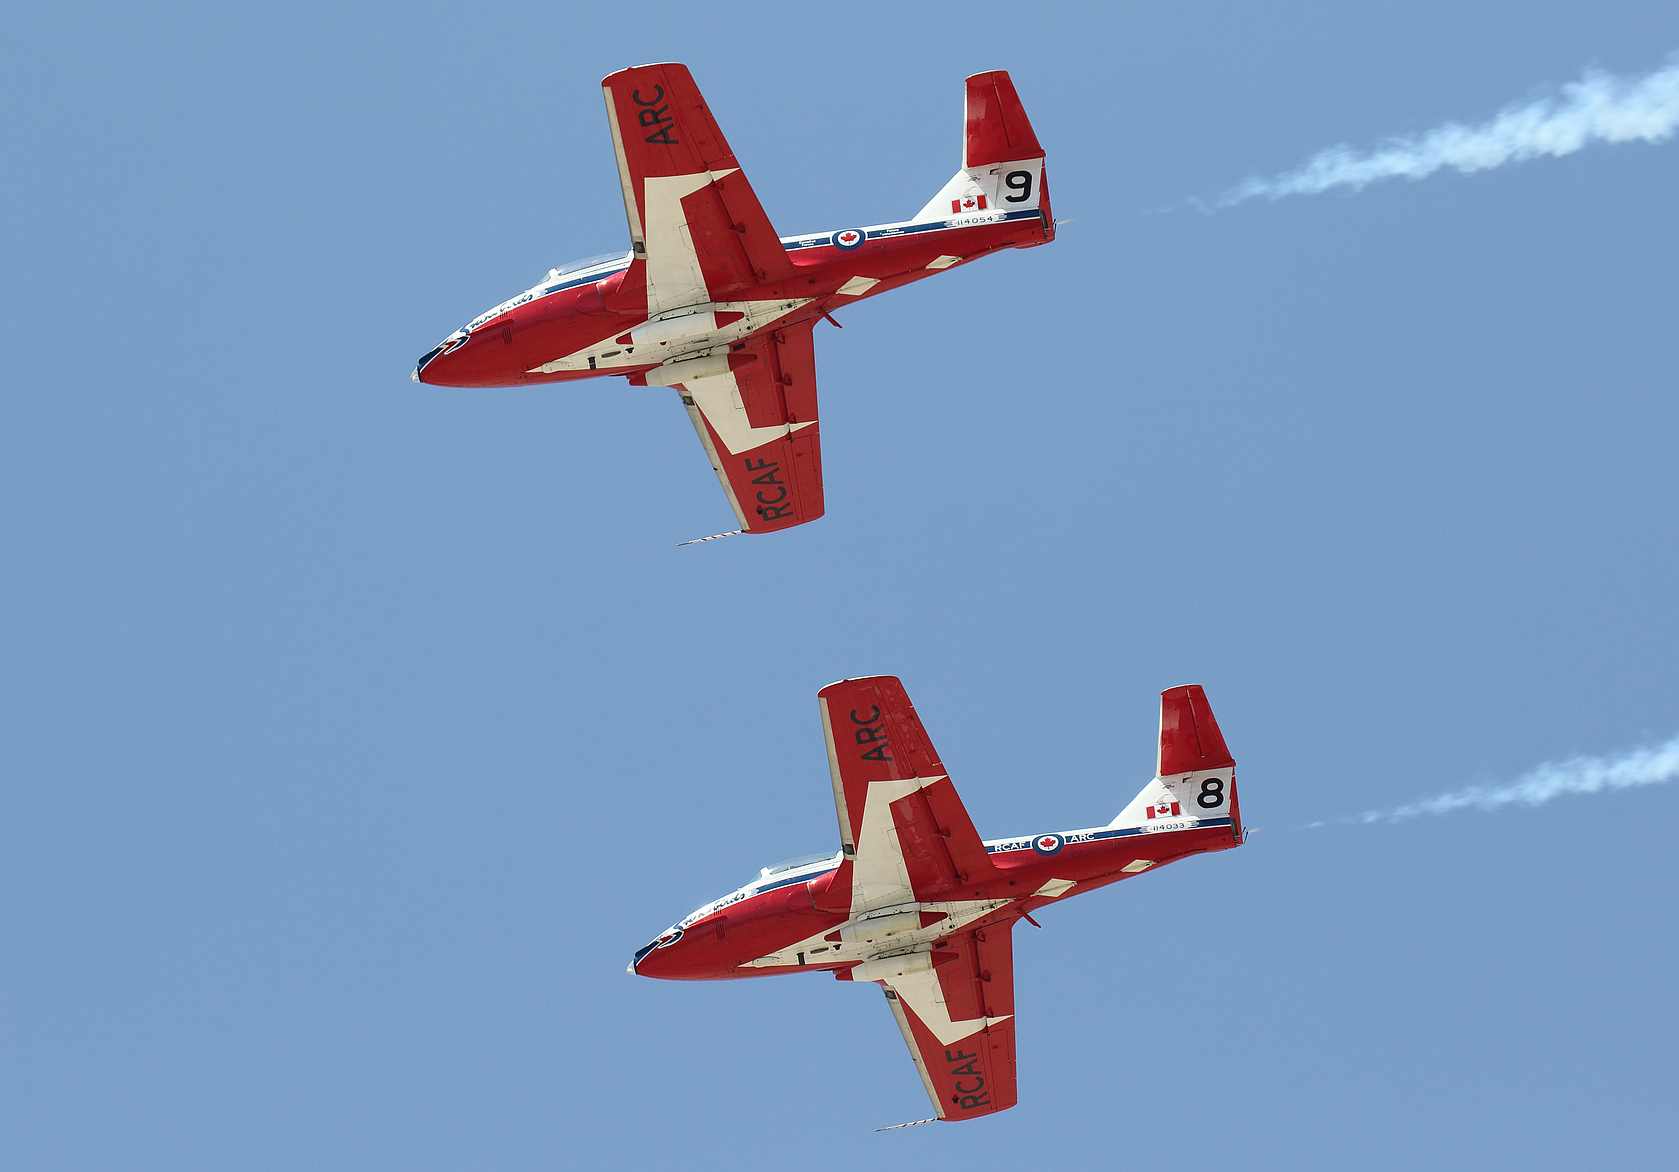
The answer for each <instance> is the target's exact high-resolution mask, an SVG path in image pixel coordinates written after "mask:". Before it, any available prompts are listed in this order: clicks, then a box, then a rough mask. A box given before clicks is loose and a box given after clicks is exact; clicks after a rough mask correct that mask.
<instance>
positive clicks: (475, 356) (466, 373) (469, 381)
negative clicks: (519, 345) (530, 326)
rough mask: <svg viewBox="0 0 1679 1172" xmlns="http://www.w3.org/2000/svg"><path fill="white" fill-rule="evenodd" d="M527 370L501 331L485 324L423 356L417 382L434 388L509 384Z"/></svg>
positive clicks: (415, 379) (418, 368) (417, 371)
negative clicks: (504, 339) (464, 336)
mask: <svg viewBox="0 0 1679 1172" xmlns="http://www.w3.org/2000/svg"><path fill="white" fill-rule="evenodd" d="M524 373H525V372H524V368H523V367H522V366H521V365H520V364H519V362H518V361H517V359H516V357H515V356H514V355H513V353H512V347H511V346H510V345H508V344H507V343H506V342H504V341H503V340H502V338H501V337H500V333H499V331H497V330H495V329H492V328H491V327H490V326H488V325H484V326H479V327H478V329H477V330H475V331H473V333H472V334H471V336H469V337H467V338H465V339H464V340H463V339H460V338H452V339H450V340H449V341H446V342H444V343H443V344H442V345H441V346H439V347H437V349H435V350H433V351H431V352H430V353H429V354H426V355H424V356H423V357H421V359H420V361H419V362H418V363H417V364H415V367H414V381H416V382H422V383H427V384H429V385H430V386H434V387H505V386H511V385H513V384H515V383H517V382H519V381H521V378H522V376H523V375H524Z"/></svg>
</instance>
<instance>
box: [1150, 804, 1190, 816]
mask: <svg viewBox="0 0 1679 1172" xmlns="http://www.w3.org/2000/svg"><path fill="white" fill-rule="evenodd" d="M1146 808H1147V810H1148V816H1149V817H1150V818H1175V817H1177V816H1178V815H1179V814H1181V813H1182V812H1183V811H1182V809H1181V808H1180V807H1179V805H1178V803H1176V802H1173V803H1172V804H1171V805H1170V806H1168V805H1166V803H1164V802H1162V803H1161V804H1160V805H1158V806H1149V807H1146Z"/></svg>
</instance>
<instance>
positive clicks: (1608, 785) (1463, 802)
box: [1351, 737, 1679, 822]
mask: <svg viewBox="0 0 1679 1172" xmlns="http://www.w3.org/2000/svg"><path fill="white" fill-rule="evenodd" d="M1676 779H1679V737H1674V738H1673V739H1672V740H1670V741H1668V742H1667V744H1665V745H1660V746H1658V747H1656V748H1654V749H1634V750H1633V751H1632V752H1630V753H1623V754H1622V755H1621V756H1619V757H1570V758H1569V759H1568V760H1567V761H1556V762H1548V763H1546V764H1544V765H1541V766H1539V768H1537V769H1535V770H1533V771H1532V772H1530V773H1528V774H1526V775H1524V776H1523V777H1521V778H1520V779H1518V780H1516V781H1513V782H1510V783H1509V784H1507V785H1472V786H1469V787H1468V788H1466V789H1460V790H1453V791H1452V792H1451V793H1446V794H1441V795H1440V796H1439V797H1434V798H1424V799H1423V800H1422V801H1419V802H1412V803H1410V804H1409V805H1405V806H1397V807H1395V808H1394V809H1392V810H1371V811H1369V812H1368V813H1365V814H1361V815H1359V816H1358V817H1357V818H1354V819H1351V821H1354V822H1398V821H1399V820H1401V819H1403V818H1416V817H1419V816H1421V815H1423V814H1450V813H1452V812H1453V811H1456V810H1471V809H1473V810H1489V811H1490V810H1498V809H1502V808H1503V807H1505V806H1515V805H1521V806H1542V805H1544V804H1545V803H1546V802H1548V801H1550V800H1551V799H1552V798H1557V797H1561V796H1562V795H1563V794H1595V793H1601V792H1603V791H1604V790H1617V789H1631V788H1632V787H1634V786H1640V785H1658V784H1660V783H1662V782H1666V781H1674V780H1676Z"/></svg>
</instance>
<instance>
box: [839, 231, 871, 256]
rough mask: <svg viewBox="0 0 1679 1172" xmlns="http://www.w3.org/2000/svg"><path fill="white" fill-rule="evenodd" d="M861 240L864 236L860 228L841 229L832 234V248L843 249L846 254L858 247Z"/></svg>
mask: <svg viewBox="0 0 1679 1172" xmlns="http://www.w3.org/2000/svg"><path fill="white" fill-rule="evenodd" d="M863 240H864V236H863V232H862V230H861V229H860V228H841V229H840V230H839V231H838V232H835V233H834V247H835V248H843V249H845V250H846V251H847V252H850V251H851V250H852V249H853V248H857V247H860V246H861V245H862V243H863Z"/></svg>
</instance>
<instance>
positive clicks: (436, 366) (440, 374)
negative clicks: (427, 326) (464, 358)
mask: <svg viewBox="0 0 1679 1172" xmlns="http://www.w3.org/2000/svg"><path fill="white" fill-rule="evenodd" d="M468 336H469V335H468V334H467V332H466V331H465V330H456V331H455V332H454V333H452V334H450V335H449V336H448V337H447V338H444V339H443V340H442V341H441V342H439V343H438V344H437V345H435V346H433V347H432V348H431V349H430V350H427V351H426V352H425V353H424V354H422V355H420V360H419V361H418V362H416V363H415V364H414V373H413V374H411V375H409V377H410V378H411V379H413V380H414V381H415V382H417V383H433V384H435V385H437V386H448V385H450V384H449V382H448V377H447V371H446V370H445V369H444V368H445V367H447V366H448V365H449V363H447V362H440V361H439V359H441V358H442V357H443V356H444V355H445V354H448V353H451V352H452V351H455V350H459V349H460V348H461V345H462V343H464V342H465V341H466V340H467V337H468Z"/></svg>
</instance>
